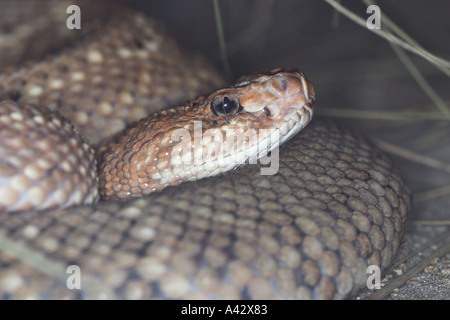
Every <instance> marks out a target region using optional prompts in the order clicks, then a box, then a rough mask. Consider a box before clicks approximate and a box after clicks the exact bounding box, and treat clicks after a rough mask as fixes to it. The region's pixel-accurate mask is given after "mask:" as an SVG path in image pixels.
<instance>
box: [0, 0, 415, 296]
mask: <svg viewBox="0 0 450 320" xmlns="http://www.w3.org/2000/svg"><path fill="white" fill-rule="evenodd" d="M60 3H61V2H60ZM6 4H8V3H1V5H2V6H4V5H6ZM44 4H45V5H48V7H46V8H47V11H46V10H43V13H42V14H43V16H46V15H49V14H50V13H49V11H51V12H52V14H54V15H56V16H58V15H62V17H65V18H66V17H67V14H66V13H65V7H64V5H66V7H67V5H68V4H66V3H62V4H59V5H57V4H56V2H53V3H52V2H48V1H46V2H44ZM44 4H41V5H42V6H43V5H44ZM83 4H84V5H85V3H80V6H81V7H82V8H83V10H84V8H85V7H83ZM50 7H51V8H52V9H51V10H50V9H49V8H50ZM57 8H59V9H57ZM97 9H98V8H97ZM86 10H87V9H86ZM92 10H93V12H97V11H95V10H96V9H95V6H94V9H92ZM88 12H90V11H88ZM97 13H98V12H97ZM99 15H100V14H99ZM94 16H96V15H94ZM96 17H97V16H96ZM49 20H52V19H49ZM54 20H55V21H64V19H63V18H61V19H57V18H55V19H54ZM99 21H100V22H99ZM95 24H96V25H97V26H96V27H98V26H101V28H100V30H99V31H94V32H93V34H91V35H89V34H87V35H86V36H82V37H83V38H82V39H81V42H79V43H77V44H75V45H74V46H70V47H69V48H68V49H64V50H62V51H58V52H56V53H55V54H53V55H51V56H50V57H48V58H45V59H44V60H42V61H40V62H38V63H34V64H31V65H26V66H23V67H20V68H16V69H14V70H12V71H7V72H6V73H5V74H4V75H3V76H2V77H1V78H0V88H1V90H0V97H1V98H2V99H1V100H9V101H8V102H4V104H5V103H6V104H7V106H8V108H10V107H11V106H12V107H13V108H19V109H18V110H23V111H24V114H25V115H26V114H28V115H30V114H33V112H35V111H27V110H28V109H27V108H34V107H31V106H30V107H29V106H28V105H35V106H37V108H38V109H39V110H40V111H39V112H41V117H40V118H39V117H38V118H39V120H38V124H41V122H42V119H45V120H47V121H48V119H49V118H48V117H50V115H49V114H50V113H49V112H48V111H46V110H47V109H43V108H44V107H45V108H50V109H52V110H55V109H57V110H58V111H60V112H61V113H62V114H63V115H64V116H65V117H67V118H69V119H71V120H72V121H73V122H74V123H75V126H74V127H72V125H70V124H67V125H65V121H66V120H64V118H61V119H62V120H61V119H60V118H58V119H60V120H54V122H55V123H59V124H64V125H61V126H62V127H67V128H70V130H73V131H80V132H81V133H82V134H83V135H84V136H86V137H87V139H88V140H85V139H84V138H80V140H79V144H80V145H85V144H87V141H89V142H90V143H91V145H97V144H99V143H100V142H101V141H103V140H104V139H105V138H108V137H110V136H112V135H114V134H116V133H118V132H119V131H121V130H122V129H123V128H125V127H127V126H129V125H130V124H132V123H133V122H134V121H136V120H139V119H140V118H142V117H144V116H145V115H147V114H148V113H151V112H154V111H157V110H159V109H161V108H163V107H165V106H175V105H177V104H180V103H182V102H183V100H184V99H187V98H193V97H194V96H196V95H198V94H206V95H204V96H203V97H201V98H197V99H195V100H193V102H191V103H190V104H189V103H188V104H187V107H186V108H189V107H195V106H196V105H199V104H201V103H204V104H205V106H206V107H205V109H203V110H204V111H205V112H206V113H207V117H209V118H212V119H213V121H214V119H215V121H216V122H217V121H218V122H221V121H222V122H227V121H228V122H230V121H231V120H230V119H231V118H228V117H222V115H221V114H217V113H218V112H217V110H216V111H215V112H214V110H211V109H213V108H212V107H211V105H212V104H213V100H214V97H215V96H217V92H216V93H215V94H214V93H213V94H212V95H210V94H209V93H210V92H211V91H212V90H214V89H216V88H218V87H221V86H223V80H222V78H221V77H220V76H219V75H218V72H217V71H216V70H215V69H214V68H212V67H211V66H209V65H208V63H207V62H206V61H205V60H204V59H203V58H201V57H199V56H197V55H193V54H191V53H187V52H185V51H184V50H182V49H181V48H180V47H179V46H178V45H177V44H176V43H175V42H174V41H173V40H171V39H170V38H169V37H168V36H167V35H166V34H165V33H164V32H163V31H161V30H160V28H159V27H158V26H157V25H156V24H155V23H154V22H153V21H152V20H151V19H149V18H148V17H145V16H143V15H142V14H139V13H136V12H134V11H132V10H129V9H126V8H122V7H115V6H111V7H109V8H108V10H107V11H105V12H104V13H103V16H102V18H101V19H99V20H97V21H96V22H95ZM83 25H84V26H86V29H89V27H88V26H89V25H90V24H89V22H88V21H86V22H84V24H83ZM91 25H92V26H93V25H94V22H92V24H91ZM60 28H61V29H64V28H66V26H65V22H64V25H63V26H61V27H60ZM92 28H94V27H92ZM6 29H7V31H8V32H9V33H12V34H14V33H13V32H12V31H11V30H10V29H11V28H10V27H8V28H6ZM84 31H86V30H84ZM84 31H83V32H84ZM22 32H23V30H22ZM15 35H16V37H14V38H17V34H15ZM0 39H1V38H0ZM0 43H1V41H0ZM22 52H25V53H26V50H23V51H22ZM25 53H23V54H25ZM13 56H14V55H13ZM22 60H23V59H22ZM277 72H279V71H274V72H272V73H271V74H276V73H277ZM253 77H255V76H252V77H250V79H253ZM247 79H248V78H247ZM244 82H245V81H244ZM241 85H244V84H243V82H240V84H238V87H239V86H241ZM226 90H233V87H231V89H226ZM310 90H312V89H310ZM306 91H308V90H306ZM208 92H209V93H208ZM220 92H222V91H219V93H220ZM308 97H309V95H306V96H305V100H308ZM228 98H229V96H228V97H227V99H228ZM222 99H223V98H222ZM11 100H13V101H11ZM222 101H224V100H222ZM228 101H230V102H231V100H228ZM228 101H227V103H228ZM237 101H238V104H239V103H242V104H244V106H245V103H244V102H242V101H239V98H237ZM238 104H235V107H236V106H237V107H238V108H239V105H238ZM3 106H4V105H3ZM150 107H152V108H155V109H150ZM222 107H223V106H222ZM319 107H320V106H319ZM21 108H22V109H21ZM244 109H245V108H244ZM1 110H3V116H1V115H0V119H3V120H4V121H3V124H2V126H3V125H7V124H8V123H12V122H13V121H12V119H13V118H14V117H12V118H11V119H8V116H5V114H7V111H4V109H1ZM30 110H31V109H30ZM33 110H34V109H33ZM236 110H238V109H236ZM258 111H259V112H260V113H261V112H262V113H265V112H266V111H265V110H263V108H260V110H258ZM162 112H163V113H164V112H167V111H162ZM245 112H246V111H245V110H244V111H243V113H241V114H240V113H239V112H237V113H236V114H235V115H234V116H236V117H239V116H240V115H243V114H244V117H245ZM169 113H170V112H169ZM219 113H220V112H219ZM268 113H269V114H270V113H271V112H270V110H269V112H268ZM16 114H17V112H16ZM166 114H167V113H166ZM47 116H48V117H47ZM51 116H53V114H51ZM2 117H3V118H2ZM15 117H16V118H18V120H21V117H20V116H17V115H16V116H15ZM58 117H59V116H58ZM5 119H6V120H5ZM13 120H17V119H13ZM19 122H21V121H19ZM49 122H52V121H49ZM23 123H26V120H25V119H24V120H23ZM47 123H48V122H47ZM28 124H29V123H27V125H28ZM27 125H23V126H19V127H18V128H16V129H17V130H19V131H20V128H22V133H24V134H25V136H27V133H28V132H27V128H28V126H27ZM43 125H44V126H45V122H44V124H43ZM132 126H133V125H132ZM134 126H135V127H134V128H136V125H134ZM57 127H58V126H57ZM137 127H139V125H137ZM129 130H133V129H129ZM2 132H6V131H4V130H3V129H2ZM0 139H2V144H1V145H2V148H3V149H2V150H3V151H2V155H1V156H2V158H1V159H0V163H1V164H2V165H3V167H2V171H3V172H4V171H7V170H6V169H5V165H4V164H5V163H8V161H11V159H14V157H12V156H11V155H10V154H6V151H4V150H5V149H4V146H5V145H6V139H7V140H8V141H10V140H14V137H10V136H8V137H5V136H4V135H3V136H0ZM119 139H120V138H119ZM122 139H123V138H122ZM69 141H71V140H69ZM123 141H127V142H128V140H127V139H125V140H123ZM21 143H22V140H20V139H18V141H16V142H14V141H13V143H12V146H13V150H22V149H23V148H22V147H23V146H24V144H21ZM34 144H35V143H33V145H34ZM37 145H38V147H39V146H40V145H43V150H44V153H47V155H48V154H51V153H52V152H53V149H54V148H56V147H58V146H62V147H63V151H62V153H63V155H65V156H67V155H69V156H70V155H71V152H74V150H75V149H74V148H75V145H76V143H75V142H73V144H72V142H70V143H69V142H67V144H66V142H65V141H64V139H63V140H57V141H56V142H53V144H52V143H51V142H48V143H41V144H39V143H37ZM64 145H65V147H64ZM8 150H11V149H8ZM8 152H9V151H8ZM115 153H116V152H113V154H115ZM5 155H6V156H5ZM131 156H132V155H130V157H131ZM92 157H93V156H92ZM279 158H280V166H279V170H278V173H277V174H275V175H261V171H260V169H261V165H252V164H250V165H246V166H242V167H240V168H239V169H237V170H233V171H230V172H228V173H224V174H221V175H218V176H216V177H211V178H207V179H203V180H199V181H193V182H186V183H183V184H181V185H179V186H175V187H170V186H169V187H167V188H166V189H164V190H162V191H158V192H154V193H150V194H149V195H147V196H145V197H142V198H138V199H134V200H130V201H128V202H120V201H111V200H108V201H106V200H101V201H100V202H99V203H97V204H92V205H91V204H85V205H81V206H72V205H71V206H70V207H69V208H65V209H58V208H54V209H45V210H42V209H41V210H35V209H33V208H29V209H22V210H21V211H20V212H8V211H6V210H4V211H3V212H1V221H2V222H1V225H0V296H1V297H2V298H25V297H36V298H99V297H100V298H105V297H106V298H155V297H159V298H160V297H163V298H205V299H206V298H237V299H239V298H250V299H258V298H263V299H266V298H269V299H271V298H322V299H331V298H345V297H349V296H352V295H354V294H355V293H356V292H357V291H358V290H359V289H360V288H361V287H363V286H365V284H366V280H367V276H368V274H367V267H368V266H369V265H376V266H379V267H380V268H381V269H382V270H383V269H384V268H385V267H386V266H387V265H389V263H390V262H391V260H392V258H393V256H394V255H395V253H396V251H397V248H398V246H399V243H400V239H401V235H402V233H403V230H404V223H405V221H406V218H407V214H408V212H409V210H410V198H409V191H408V189H407V187H406V186H405V185H404V183H403V182H402V180H401V178H400V177H399V175H398V173H397V171H396V169H395V168H394V167H393V165H392V163H391V162H390V161H389V160H388V159H387V158H386V156H385V155H383V154H382V153H381V152H380V151H379V150H378V149H377V148H376V147H374V146H373V145H372V144H371V143H370V142H368V141H367V140H366V139H365V138H364V137H362V136H360V135H359V134H357V133H355V132H353V131H351V130H349V129H346V128H342V127H340V126H338V125H336V124H335V123H332V122H325V121H319V120H313V121H312V123H311V124H310V125H309V126H308V127H307V128H306V129H304V130H303V131H302V132H301V133H300V134H298V135H296V136H295V137H293V138H292V139H291V140H290V141H288V142H286V143H285V144H284V145H283V146H281V147H280V154H279ZM46 159H47V158H46ZM31 160H32V161H31V163H32V164H33V165H35V164H39V163H44V167H45V165H46V164H47V162H46V161H39V160H37V159H36V158H33V157H31ZM47 160H48V159H47ZM12 162H14V161H12ZM78 163H80V161H78V160H76V159H75V160H74V162H73V163H69V164H64V165H63V169H64V168H66V169H67V170H66V171H67V172H68V173H69V178H68V179H77V180H75V181H76V183H72V185H73V186H74V187H77V186H79V185H80V179H81V178H80V177H79V176H82V175H80V174H78V173H76V174H75V173H74V172H75V171H76V169H74V168H75V167H76V166H75V164H78ZM103 167H105V166H104V165H103ZM32 169H34V170H32ZM63 171H64V170H63ZM27 172H29V173H30V172H31V173H30V174H31V175H33V174H34V175H38V176H39V175H46V174H42V172H40V171H39V170H38V169H36V167H32V168H31V169H30V170H28V171H27ZM84 173H86V172H84ZM93 180H95V177H94V178H93ZM23 181H24V180H23V179H22V180H20V181H19V182H20V183H14V186H18V188H19V190H20V191H23V190H22V189H20V188H24V186H26V185H27V183H24V182H23ZM11 185H13V183H11V182H8V183H7V184H6V186H2V187H3V189H2V190H3V191H5V190H8V191H9V190H10V188H11ZM51 186H52V184H51V183H50V184H48V185H46V186H45V188H50V187H51ZM94 189H95V190H96V188H94ZM45 190H47V189H45ZM92 192H95V191H89V192H88V194H92ZM105 194H107V192H105ZM61 197H62V196H61V195H60V198H61ZM96 197H97V196H96V195H94V196H91V198H92V199H90V200H89V201H95V199H94V198H96ZM63 198H64V197H63ZM78 198H80V197H78ZM118 198H121V197H120V196H119V197H118ZM2 199H3V200H2V201H3V203H5V202H8V201H9V202H12V200H13V198H12V197H8V198H2ZM89 201H88V202H89ZM72 265H75V266H78V267H79V268H80V270H81V289H72V290H71V289H69V288H68V286H67V282H66V280H67V278H68V276H69V274H68V273H67V268H68V267H69V266H72Z"/></svg>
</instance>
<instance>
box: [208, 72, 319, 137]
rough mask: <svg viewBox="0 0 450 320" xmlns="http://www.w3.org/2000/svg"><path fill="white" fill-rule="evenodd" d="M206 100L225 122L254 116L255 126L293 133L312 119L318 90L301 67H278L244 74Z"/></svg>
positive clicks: (283, 133) (253, 123) (214, 112)
mask: <svg viewBox="0 0 450 320" xmlns="http://www.w3.org/2000/svg"><path fill="white" fill-rule="evenodd" d="M206 101H207V102H208V105H209V108H210V112H211V113H212V114H213V115H214V116H216V117H220V118H223V119H224V120H225V122H229V121H231V119H235V120H233V121H238V120H237V119H241V120H242V121H245V119H246V120H251V121H253V122H252V124H251V125H252V126H254V127H255V128H263V127H264V128H277V129H280V130H281V132H282V135H286V134H287V133H288V132H289V135H288V137H290V136H292V135H293V134H295V133H296V132H298V131H300V130H301V129H303V128H304V127H305V126H306V125H307V124H308V123H309V121H310V120H311V118H312V114H313V109H314V101H315V92H314V88H313V87H312V85H311V83H310V82H309V81H308V80H307V79H306V77H305V76H304V75H303V73H301V72H299V71H298V70H284V69H274V70H271V71H269V72H267V73H258V74H253V75H250V76H246V77H244V78H241V79H240V80H239V81H238V83H236V84H235V85H233V86H231V87H228V88H224V89H221V90H218V91H216V92H214V93H213V94H211V95H210V96H209V97H207V99H206ZM207 111H209V110H207ZM291 131H292V132H291Z"/></svg>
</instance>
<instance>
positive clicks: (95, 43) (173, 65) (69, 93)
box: [0, 7, 223, 144]
mask: <svg viewBox="0 0 450 320" xmlns="http://www.w3.org/2000/svg"><path fill="white" fill-rule="evenodd" d="M50 8H51V7H50ZM63 14H64V17H66V18H67V14H66V13H65V11H63ZM87 25H88V26H91V25H90V24H87ZM95 26H97V27H98V30H90V31H91V32H92V34H91V35H89V36H86V37H85V38H83V39H82V41H81V43H80V42H78V43H77V44H76V46H75V48H70V49H66V50H65V51H64V52H63V53H61V54H58V55H56V56H52V57H49V58H47V59H46V60H44V61H42V62H40V63H38V64H35V65H32V66H30V67H26V68H22V69H19V70H17V71H15V72H12V73H10V74H4V75H2V76H0V100H6V99H12V100H14V101H17V102H18V103H19V104H22V105H23V104H35V105H39V106H46V107H48V108H50V109H51V110H58V111H59V112H60V113H61V114H62V115H64V116H66V117H67V118H68V119H71V120H72V121H73V122H74V123H75V125H76V126H77V127H78V128H79V130H80V132H82V134H83V135H85V136H86V137H87V138H88V139H89V141H90V142H91V143H92V144H97V143H98V142H100V141H102V140H103V139H105V138H107V137H109V136H111V135H113V134H115V133H117V132H119V131H121V130H122V129H124V128H125V127H126V126H128V125H129V124H130V123H133V122H135V121H137V120H139V119H141V118H143V117H145V116H146V115H148V114H150V113H152V112H155V111H157V110H160V109H162V108H164V107H168V106H175V105H177V104H178V103H180V102H184V101H185V100H186V99H188V98H194V97H195V96H197V95H200V94H202V93H204V92H208V91H211V90H212V89H215V88H217V87H219V86H221V85H223V82H222V81H223V80H222V78H221V77H220V75H219V73H218V72H217V71H216V70H214V69H213V68H212V67H211V66H210V65H209V64H208V63H207V62H206V61H205V60H204V59H203V58H202V57H200V56H197V55H193V54H190V53H187V52H185V51H184V50H182V49H181V48H180V47H179V46H178V45H177V44H176V43H175V41H173V40H172V39H171V38H170V37H169V36H168V35H167V34H165V33H164V32H163V31H162V30H161V28H160V27H158V26H157V25H156V23H155V22H154V21H153V20H151V19H149V18H147V17H145V16H144V15H141V14H138V13H136V12H134V11H131V10H129V9H127V8H120V9H119V10H116V11H114V12H113V13H112V14H110V16H108V18H107V19H106V21H105V22H104V23H103V24H100V25H99V24H96V25H95ZM55 28H59V29H61V30H63V31H64V30H65V31H67V27H66V25H65V23H64V24H61V23H59V24H56V26H55ZM92 29H93V26H92ZM57 31H58V30H54V32H57ZM75 32H76V31H75Z"/></svg>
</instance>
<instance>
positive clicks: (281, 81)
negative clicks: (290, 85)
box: [278, 77, 287, 91]
mask: <svg viewBox="0 0 450 320" xmlns="http://www.w3.org/2000/svg"><path fill="white" fill-rule="evenodd" d="M278 82H279V84H280V89H281V90H282V91H286V89H287V81H286V78H284V77H283V78H280V79H279V80H278Z"/></svg>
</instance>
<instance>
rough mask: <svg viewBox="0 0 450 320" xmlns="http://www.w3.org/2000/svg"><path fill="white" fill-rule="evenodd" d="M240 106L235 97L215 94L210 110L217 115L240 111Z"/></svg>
mask: <svg viewBox="0 0 450 320" xmlns="http://www.w3.org/2000/svg"><path fill="white" fill-rule="evenodd" d="M242 109H243V108H242V106H241V105H240V104H239V101H238V100H237V99H235V98H231V99H230V98H228V97H227V96H216V97H214V98H213V100H212V101H211V111H212V113H214V114H215V115H216V116H218V115H232V114H236V113H238V112H240V111H242Z"/></svg>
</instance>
